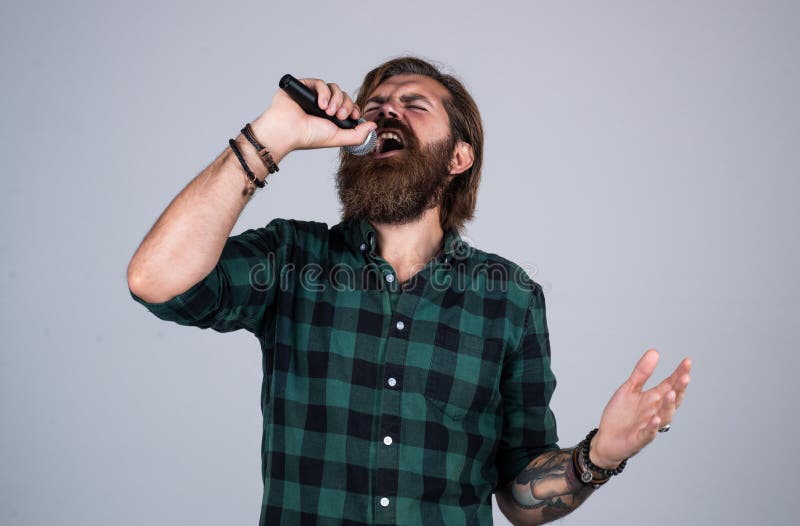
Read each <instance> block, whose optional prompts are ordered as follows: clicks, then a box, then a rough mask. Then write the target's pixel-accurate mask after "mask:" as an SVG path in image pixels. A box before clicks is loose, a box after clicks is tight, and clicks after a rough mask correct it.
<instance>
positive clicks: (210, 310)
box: [131, 219, 294, 333]
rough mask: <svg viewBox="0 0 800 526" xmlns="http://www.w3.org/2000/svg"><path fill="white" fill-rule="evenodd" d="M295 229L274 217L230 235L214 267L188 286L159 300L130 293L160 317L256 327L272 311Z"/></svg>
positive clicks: (222, 328)
mask: <svg viewBox="0 0 800 526" xmlns="http://www.w3.org/2000/svg"><path fill="white" fill-rule="evenodd" d="M293 237H294V236H293V229H292V228H291V225H290V223H289V222H288V221H286V220H284V219H274V220H272V221H271V222H270V223H269V224H268V225H267V226H266V227H264V228H259V229H253V230H248V231H246V232H243V233H242V234H239V235H237V236H232V237H230V238H228V240H227V242H226V243H225V247H224V248H223V250H222V255H221V256H220V259H219V262H217V265H216V266H215V267H214V269H213V270H212V271H211V272H210V273H209V274H208V276H206V277H205V278H203V280H201V281H200V282H199V283H196V284H195V285H194V286H192V287H191V288H190V289H189V290H187V291H186V292H184V293H182V294H179V295H178V296H175V297H174V298H172V299H170V300H168V301H165V302H163V303H149V302H147V301H145V300H143V299H142V298H140V297H138V296H136V295H135V294H134V293H133V292H131V296H133V299H135V300H136V301H138V302H139V303H141V304H142V305H144V306H145V307H147V309H148V310H149V311H150V312H152V313H153V314H155V315H156V316H158V317H159V318H161V319H162V320H167V321H174V322H176V323H179V324H181V325H191V326H195V327H201V328H203V329H208V328H210V329H214V330H216V331H219V332H230V331H235V330H237V329H246V330H248V331H250V332H253V333H258V332H259V331H260V328H261V327H262V326H263V324H264V323H265V321H266V320H267V319H269V318H271V317H274V305H275V301H276V297H277V293H278V291H279V290H280V279H281V269H282V268H284V266H285V263H286V261H287V254H289V253H290V251H291V250H292V245H293V241H294V240H293Z"/></svg>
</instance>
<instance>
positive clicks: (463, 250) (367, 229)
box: [349, 218, 472, 263]
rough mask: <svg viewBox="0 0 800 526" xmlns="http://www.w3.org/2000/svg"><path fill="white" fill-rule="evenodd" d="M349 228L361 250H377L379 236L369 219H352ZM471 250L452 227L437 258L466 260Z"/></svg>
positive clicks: (441, 259) (443, 260)
mask: <svg viewBox="0 0 800 526" xmlns="http://www.w3.org/2000/svg"><path fill="white" fill-rule="evenodd" d="M349 230H350V233H351V236H352V238H351V239H352V240H353V241H354V243H355V245H356V246H357V248H358V249H359V250H360V251H362V252H364V251H369V252H374V251H375V248H376V247H377V242H378V241H377V239H378V236H377V234H376V232H375V228H374V227H373V226H372V225H371V224H370V223H369V221H367V220H366V219H359V218H354V219H351V220H350V228H349ZM471 252H472V247H470V246H469V244H467V242H466V241H464V240H463V239H461V235H460V234H459V233H458V230H456V229H455V228H451V229H449V230H447V231H445V233H444V243H443V250H442V252H441V253H440V254H439V255H438V256H437V260H438V261H439V262H443V263H448V262H449V261H450V260H451V259H455V260H464V259H467V258H468V257H469V255H470V254H471Z"/></svg>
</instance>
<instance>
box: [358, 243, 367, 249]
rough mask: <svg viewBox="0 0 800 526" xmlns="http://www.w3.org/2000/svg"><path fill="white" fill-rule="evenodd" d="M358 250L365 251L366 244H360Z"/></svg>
mask: <svg viewBox="0 0 800 526" xmlns="http://www.w3.org/2000/svg"><path fill="white" fill-rule="evenodd" d="M358 248H360V249H361V250H366V249H367V244H366V243H361V246H360V247H358Z"/></svg>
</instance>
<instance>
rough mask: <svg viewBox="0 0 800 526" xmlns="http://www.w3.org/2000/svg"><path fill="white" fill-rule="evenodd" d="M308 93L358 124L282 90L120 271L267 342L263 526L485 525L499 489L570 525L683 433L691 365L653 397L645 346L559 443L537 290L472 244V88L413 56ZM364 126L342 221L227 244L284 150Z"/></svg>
mask: <svg viewBox="0 0 800 526" xmlns="http://www.w3.org/2000/svg"><path fill="white" fill-rule="evenodd" d="M303 82H304V84H305V85H306V86H308V87H309V88H311V89H312V90H314V91H315V92H316V94H317V102H318V105H319V107H320V108H321V109H322V110H324V111H325V112H326V113H327V114H328V115H331V116H334V115H335V116H337V117H338V118H340V119H344V118H347V117H350V118H353V119H358V118H360V117H362V115H363V117H364V118H365V119H366V122H364V123H362V124H360V125H359V126H358V127H356V128H355V129H353V130H343V129H340V128H338V127H336V126H335V125H334V124H332V123H331V122H329V121H328V120H325V119H322V118H319V117H312V116H309V115H307V114H306V113H305V112H303V111H302V110H301V109H300V107H299V106H298V105H296V104H295V103H294V102H293V101H292V100H291V99H290V98H289V97H288V96H287V95H286V94H285V93H283V92H282V91H278V92H277V93H276V94H275V96H274V97H273V99H272V104H271V106H270V107H269V108H268V109H267V110H266V111H265V112H264V113H263V114H262V115H261V116H260V117H259V118H258V119H257V120H256V121H254V122H253V123H252V126H250V125H248V126H247V127H245V128H244V129H243V134H242V135H240V136H239V137H237V138H236V139H235V140H231V142H230V145H231V148H230V149H227V150H225V151H224V152H223V153H222V154H221V155H220V156H219V157H218V158H217V159H216V160H215V161H214V162H213V163H212V164H211V165H210V166H209V167H208V168H207V169H206V170H204V171H203V172H202V173H201V174H200V175H199V176H198V177H197V178H195V179H194V180H193V181H192V182H191V183H190V184H189V185H188V186H187V187H186V188H185V189H184V190H183V191H182V192H181V193H180V194H179V195H178V196H177V197H176V198H175V199H174V200H173V202H172V203H171V204H170V205H169V207H168V208H167V209H166V211H165V212H164V213H163V214H162V216H161V217H160V218H159V220H158V221H157V223H156V224H155V226H154V227H153V228H152V230H151V231H150V232H149V233H148V235H147V236H146V238H145V239H144V241H143V242H142V244H141V246H140V247H139V249H138V251H137V252H136V254H135V255H134V257H133V259H132V260H131V263H130V266H129V269H128V283H129V287H130V290H131V293H132V295H133V297H134V298H135V299H136V300H137V301H139V302H141V303H143V304H144V305H145V306H146V307H147V308H148V309H150V310H151V311H152V312H153V313H154V314H156V315H157V316H159V317H160V318H163V319H166V320H172V321H176V322H178V323H181V324H185V325H194V326H198V327H203V328H209V327H210V328H213V329H215V330H218V331H232V330H237V329H246V330H248V331H250V332H252V333H253V334H254V335H255V336H256V337H257V338H258V340H259V342H260V344H261V349H262V352H263V370H264V381H263V387H262V400H261V403H262V412H263V421H264V431H263V437H262V451H261V454H262V476H263V482H264V496H263V501H262V507H261V524H270V525H277V524H303V525H307V524H320V525H327V524H351V525H356V524H415V525H419V524H423V525H427V524H431V525H433V524H437V525H439V524H447V525H451V524H491V523H492V512H491V503H492V500H491V496H492V494H493V493H494V494H495V495H496V497H497V503H498V504H499V506H500V509H501V511H502V512H503V513H504V514H505V515H506V517H508V518H509V520H510V521H511V522H512V523H514V524H540V523H542V522H547V521H548V520H552V519H555V518H558V517H561V516H563V515H565V514H566V513H569V512H570V511H572V510H573V509H575V508H576V507H577V506H578V505H579V504H581V503H582V502H583V501H584V500H585V499H586V498H587V497H588V496H589V495H590V494H591V493H592V492H593V491H595V490H596V489H597V488H598V487H600V486H601V485H602V484H603V483H605V482H606V481H607V480H609V478H611V477H612V476H613V475H616V474H619V473H620V472H621V470H622V468H624V466H625V461H626V459H628V458H629V457H631V456H633V455H634V454H636V453H637V452H638V451H639V450H641V449H642V448H643V447H644V446H645V445H647V444H648V443H650V442H651V441H653V440H654V438H655V437H656V435H657V433H658V432H659V431H662V432H663V431H665V430H667V429H669V424H670V422H671V421H672V419H673V416H674V413H675V411H676V409H677V407H678V406H679V405H680V403H681V401H682V399H683V396H684V393H685V390H686V387H687V385H688V383H689V369H690V362H689V360H688V359H687V360H684V361H683V362H681V364H680V365H679V366H678V367H677V368H676V370H675V371H674V372H673V373H672V374H671V375H670V376H669V377H668V378H666V379H665V380H664V381H662V382H661V383H659V384H658V385H657V386H656V387H654V388H652V389H649V390H644V384H645V382H646V381H647V379H648V378H649V377H650V375H651V374H652V372H653V370H654V368H655V366H656V362H657V360H658V355H657V353H656V352H655V351H652V350H651V351H648V352H646V353H645V355H644V356H643V357H642V358H641V360H640V361H639V363H638V364H637V365H636V367H635V368H634V371H633V373H632V374H631V376H630V378H629V379H628V381H626V382H625V383H624V384H623V385H622V386H621V387H620V388H619V389H618V390H617V392H616V393H615V394H614V395H613V397H612V398H611V400H610V402H609V403H608V405H607V406H606V409H605V411H604V413H603V415H602V417H601V419H600V425H599V429H596V430H593V431H592V432H590V433H589V435H587V438H586V439H584V440H583V441H582V442H580V444H579V445H578V446H576V447H574V448H566V449H559V447H558V446H557V444H556V442H557V437H556V427H555V418H554V416H553V413H552V411H551V410H550V408H549V403H550V398H551V396H552V393H553V389H554V387H555V377H554V376H553V373H552V371H551V368H550V345H549V339H548V332H547V322H546V317H545V303H544V296H543V294H542V289H541V287H540V286H539V285H538V284H536V283H535V282H534V281H532V280H531V279H530V278H529V277H528V276H527V275H526V274H525V273H524V272H523V271H522V269H521V268H520V267H519V266H517V265H515V264H514V263H512V262H510V261H508V260H506V259H504V258H502V257H500V256H498V255H496V254H490V253H487V252H484V251H481V250H478V249H476V248H474V247H471V246H469V245H467V244H466V243H465V242H464V241H463V240H462V239H461V238H460V236H459V230H460V229H461V228H462V227H463V225H464V223H465V222H466V221H468V220H469V219H471V218H472V216H473V212H474V209H475V202H476V196H477V189H478V184H479V181H480V172H481V164H482V153H483V127H482V125H481V119H480V115H479V113H478V109H477V107H476V105H475V103H474V101H473V99H472V97H471V96H470V95H469V93H468V92H467V91H466V89H464V87H463V85H462V84H461V83H460V82H459V81H458V80H456V79H455V78H454V77H452V76H450V75H445V74H443V73H441V72H440V71H439V70H438V69H437V68H436V67H434V66H432V65H431V64H429V63H427V62H425V61H423V60H420V59H417V58H413V57H403V58H399V59H394V60H391V61H389V62H387V63H384V64H382V65H380V66H378V67H377V68H375V69H374V70H372V71H371V72H370V73H369V74H367V76H366V78H365V79H364V83H363V85H362V87H361V90H360V92H359V95H358V97H357V104H356V103H354V102H353V101H352V100H351V99H350V97H349V96H348V95H347V94H345V93H344V92H343V91H342V90H341V89H340V88H339V87H338V86H337V85H336V84H328V83H325V82H323V81H322V80H318V79H305V80H303ZM361 108H363V111H362V109H361ZM372 130H376V131H377V134H378V143H377V147H376V149H375V151H374V152H373V153H370V154H368V155H366V156H364V157H356V156H354V155H351V154H348V153H343V154H342V159H341V165H340V169H339V171H338V174H337V187H338V192H339V197H340V199H341V202H342V208H343V218H342V222H341V223H339V224H337V225H334V226H332V227H328V225H326V224H323V223H317V222H309V221H297V220H285V219H275V220H273V221H271V222H270V223H269V224H268V225H267V226H266V227H264V228H258V229H254V230H248V231H246V232H244V233H242V234H240V235H237V236H233V237H228V236H229V235H230V233H231V229H232V228H233V225H234V223H235V222H236V220H237V218H238V217H239V215H240V213H241V211H242V209H243V208H244V206H245V204H246V203H247V202H248V200H249V198H250V196H251V195H252V191H253V190H254V186H258V185H262V184H263V180H264V178H265V177H266V176H267V174H268V173H272V172H274V171H276V169H277V164H278V163H280V161H281V159H283V157H285V156H286V155H287V154H288V153H290V152H292V151H294V150H299V149H308V148H324V147H337V146H345V145H356V144H361V143H362V142H364V140H365V138H366V137H367V135H368V133H369V132H370V131H372ZM267 151H268V152H269V153H267Z"/></svg>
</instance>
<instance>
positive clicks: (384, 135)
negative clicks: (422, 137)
mask: <svg viewBox="0 0 800 526" xmlns="http://www.w3.org/2000/svg"><path fill="white" fill-rule="evenodd" d="M378 138H379V139H381V140H384V141H385V140H386V139H394V140H395V141H397V142H399V143H400V144H403V141H402V140H401V139H400V136H399V135H397V134H396V133H394V132H383V133H381V134H380V135H378Z"/></svg>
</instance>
